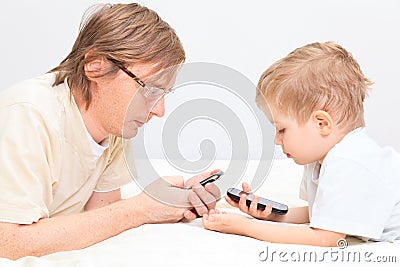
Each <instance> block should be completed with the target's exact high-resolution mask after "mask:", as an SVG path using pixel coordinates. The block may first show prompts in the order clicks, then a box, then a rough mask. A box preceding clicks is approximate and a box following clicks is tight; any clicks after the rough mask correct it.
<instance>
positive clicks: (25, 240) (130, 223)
mask: <svg viewBox="0 0 400 267" xmlns="http://www.w3.org/2000/svg"><path fill="white" fill-rule="evenodd" d="M129 202H130V203H129ZM134 204H135V203H134V202H133V200H132V199H130V200H121V201H118V202H115V203H113V204H110V205H108V206H105V207H101V208H98V209H94V210H91V211H88V212H84V213H80V214H73V215H68V216H60V217H55V218H46V219H41V220H39V222H37V223H34V224H30V225H18V224H11V223H0V233H1V235H0V241H1V242H0V257H6V258H11V259H18V258H20V257H23V256H28V255H33V256H42V255H46V254H50V253H54V252H57V251H68V250H75V249H82V248H85V247H88V246H90V245H93V244H95V243H98V242H100V241H102V240H105V239H107V238H109V237H112V236H114V235H117V234H119V233H121V232H123V231H125V230H127V229H130V228H134V227H138V226H140V225H142V224H143V223H144V222H145V221H144V218H143V217H142V214H145V213H144V211H142V210H141V205H140V204H139V203H138V205H134ZM5 244H7V246H5Z"/></svg>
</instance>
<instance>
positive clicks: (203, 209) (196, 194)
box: [185, 170, 221, 220]
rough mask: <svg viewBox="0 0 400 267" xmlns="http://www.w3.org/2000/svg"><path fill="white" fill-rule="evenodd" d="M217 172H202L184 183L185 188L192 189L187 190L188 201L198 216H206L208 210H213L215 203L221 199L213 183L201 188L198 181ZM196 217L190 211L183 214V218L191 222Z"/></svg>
mask: <svg viewBox="0 0 400 267" xmlns="http://www.w3.org/2000/svg"><path fill="white" fill-rule="evenodd" d="M219 171H220V170H213V171H212V172H204V173H202V174H199V175H196V176H194V177H192V178H190V179H189V180H187V181H186V183H185V187H190V186H191V187H192V189H191V190H188V191H189V192H190V194H189V201H190V203H191V204H192V206H193V207H194V209H195V211H196V213H197V214H198V215H199V216H203V215H204V214H208V212H209V210H211V209H215V205H216V203H217V201H218V200H219V199H220V198H221V193H220V190H219V188H218V187H217V186H216V185H215V184H214V183H209V184H207V185H206V186H205V187H203V186H201V185H200V181H201V180H203V179H205V178H207V177H208V176H210V175H212V174H214V173H216V172H219ZM196 217H197V216H196V214H195V213H194V212H192V211H188V212H185V218H186V219H188V220H193V219H195V218H196Z"/></svg>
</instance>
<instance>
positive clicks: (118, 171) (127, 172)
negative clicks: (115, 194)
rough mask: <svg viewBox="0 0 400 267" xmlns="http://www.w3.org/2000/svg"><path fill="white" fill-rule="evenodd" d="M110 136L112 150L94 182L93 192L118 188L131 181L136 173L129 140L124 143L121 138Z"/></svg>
mask: <svg viewBox="0 0 400 267" xmlns="http://www.w3.org/2000/svg"><path fill="white" fill-rule="evenodd" d="M111 138H112V140H111V142H110V149H112V151H111V156H110V159H109V163H108V165H107V167H106V169H105V170H104V172H103V174H102V175H101V177H100V178H99V180H98V182H97V184H96V187H95V190H94V191H95V192H109V191H113V190H116V189H119V188H121V186H123V185H125V184H127V183H129V182H132V181H133V179H134V177H136V175H137V174H136V167H135V162H134V156H133V151H132V148H131V146H130V145H129V144H128V143H129V142H125V143H124V142H123V139H122V138H117V137H111ZM111 146H112V148H111Z"/></svg>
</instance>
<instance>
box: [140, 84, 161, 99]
mask: <svg viewBox="0 0 400 267" xmlns="http://www.w3.org/2000/svg"><path fill="white" fill-rule="evenodd" d="M142 88H143V87H142ZM143 90H144V92H143V95H144V96H145V97H146V98H148V99H150V100H156V99H158V98H159V97H160V96H162V95H163V94H164V93H166V92H165V91H164V90H163V89H159V88H155V87H147V86H146V87H144V88H143Z"/></svg>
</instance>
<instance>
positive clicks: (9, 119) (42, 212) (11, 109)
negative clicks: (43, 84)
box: [0, 104, 52, 224]
mask: <svg viewBox="0 0 400 267" xmlns="http://www.w3.org/2000/svg"><path fill="white" fill-rule="evenodd" d="M0 129H1V131H0V148H1V149H0V181H1V186H0V221H3V222H12V223H20V224H30V223H32V222H37V221H38V220H39V219H40V218H43V217H48V216H49V210H48V206H49V205H50V203H51V201H52V179H51V171H50V167H49V161H50V160H51V158H50V139H49V132H48V131H49V127H48V126H47V125H46V121H45V120H44V119H43V117H42V115H41V114H40V112H38V110H37V109H35V108H34V107H32V105H30V104H14V105H10V106H6V107H0Z"/></svg>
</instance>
